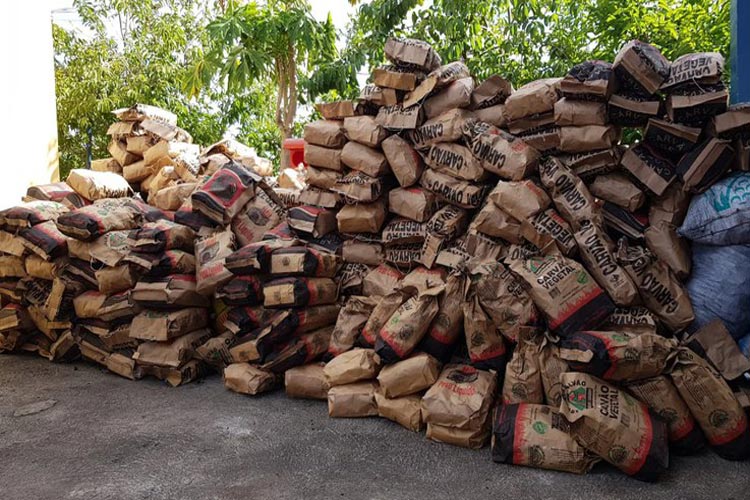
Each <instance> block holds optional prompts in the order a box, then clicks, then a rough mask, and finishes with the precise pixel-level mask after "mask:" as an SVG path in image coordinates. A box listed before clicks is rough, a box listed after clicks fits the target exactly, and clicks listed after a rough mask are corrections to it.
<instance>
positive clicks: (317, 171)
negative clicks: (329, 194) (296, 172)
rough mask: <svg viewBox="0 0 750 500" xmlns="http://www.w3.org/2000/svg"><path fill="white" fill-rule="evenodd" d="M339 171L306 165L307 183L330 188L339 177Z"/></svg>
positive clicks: (340, 175)
mask: <svg viewBox="0 0 750 500" xmlns="http://www.w3.org/2000/svg"><path fill="white" fill-rule="evenodd" d="M341 177H343V175H342V174H341V172H337V171H335V170H327V169H324V168H323V169H321V168H316V167H313V166H312V165H310V166H308V167H307V183H308V184H309V185H310V186H315V187H317V188H320V189H331V187H333V185H334V184H335V183H336V181H337V180H339V179H341Z"/></svg>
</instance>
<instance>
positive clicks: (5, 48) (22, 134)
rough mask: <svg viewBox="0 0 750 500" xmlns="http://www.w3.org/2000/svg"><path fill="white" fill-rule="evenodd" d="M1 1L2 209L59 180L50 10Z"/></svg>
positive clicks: (38, 0)
mask: <svg viewBox="0 0 750 500" xmlns="http://www.w3.org/2000/svg"><path fill="white" fill-rule="evenodd" d="M59 3H60V2H59V0H57V1H55V0H20V1H9V2H3V5H2V14H0V68H2V71H1V72H0V117H1V118H0V209H1V208H6V207H8V206H11V205H13V204H15V203H17V202H18V201H20V199H21V197H22V196H23V195H24V193H25V192H26V188H27V187H28V186H30V185H32V184H40V183H46V182H53V181H56V180H58V178H59V171H58V152H57V151H58V149H57V114H56V112H55V74H54V60H53V48H52V21H51V14H50V13H51V8H52V7H54V6H56V5H57V4H59Z"/></svg>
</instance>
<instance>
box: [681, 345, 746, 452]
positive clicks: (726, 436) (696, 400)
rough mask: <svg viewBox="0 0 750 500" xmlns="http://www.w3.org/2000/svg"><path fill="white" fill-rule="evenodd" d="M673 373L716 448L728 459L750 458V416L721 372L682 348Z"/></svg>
mask: <svg viewBox="0 0 750 500" xmlns="http://www.w3.org/2000/svg"><path fill="white" fill-rule="evenodd" d="M670 376H671V377H672V381H673V382H674V385H675V386H676V387H677V390H678V391H679V393H680V396H682V399H684V400H685V403H687V405H688V408H690V412H691V413H692V414H693V416H694V417H695V420H697V421H698V425H700V426H701V429H703V433H704V434H705V435H706V438H707V440H708V443H709V444H710V445H711V447H712V448H713V449H714V451H715V452H716V453H717V454H718V455H719V456H720V457H722V458H724V459H726V460H744V459H747V458H748V454H750V429H749V428H748V417H747V414H746V413H745V412H744V410H743V409H742V407H741V406H740V403H739V402H738V401H737V398H736V397H735V396H734V394H733V393H732V389H730V387H729V386H728V385H727V383H726V382H725V381H724V379H723V378H722V377H721V375H720V374H719V373H718V372H717V371H716V370H715V369H714V368H712V367H711V366H710V365H709V364H708V362H706V361H705V360H704V359H703V358H701V357H700V356H698V355H697V354H695V353H694V352H693V351H691V350H690V349H688V348H681V349H680V351H679V352H678V355H677V363H676V365H675V367H674V368H673V370H672V372H671V373H670Z"/></svg>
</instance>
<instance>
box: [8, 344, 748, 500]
mask: <svg viewBox="0 0 750 500" xmlns="http://www.w3.org/2000/svg"><path fill="white" fill-rule="evenodd" d="M49 400H55V401H56V403H55V404H54V405H53V406H51V407H49V408H47V409H44V408H45V407H46V406H49V404H50V403H49V402H48V401H49ZM45 402H46V403H45ZM34 403H40V404H39V406H38V407H36V408H35V407H28V406H27V405H30V404H34ZM40 409H41V411H38V410H40ZM34 411H38V412H37V413H33V412H34ZM27 412H31V414H28V415H23V416H21V415H20V414H21V413H27ZM14 413H18V414H19V416H14ZM75 498H81V499H118V500H120V499H131V498H137V499H157V498H170V499H172V498H173V499H189V498H196V499H219V498H221V499H223V498H243V499H265V498H269V499H275V500H276V499H287V498H305V499H314V498H326V499H329V498H342V499H359V498H362V499H365V498H367V499H392V498H409V499H412V498H431V499H438V498H461V499H469V498H472V499H473V498H478V499H479V498H481V499H489V498H493V499H503V498H513V499H522V498H533V499H548V498H549V499H553V498H554V499H561V498H566V499H567V498H570V499H587V500H594V499H597V500H598V499H615V498H617V499H620V498H633V499H639V500H646V499H648V500H651V499H698V498H711V499H735V500H740V499H748V498H750V463H732V462H727V461H724V460H721V459H720V458H718V457H717V456H716V455H714V454H712V453H710V452H705V453H703V454H701V455H699V456H694V457H687V458H681V457H675V458H674V459H673V461H672V467H671V468H670V471H669V472H668V473H667V474H666V475H665V476H664V477H663V478H662V480H661V481H660V482H658V483H656V484H645V483H641V482H638V481H635V480H632V479H629V478H627V477H625V476H624V475H622V474H620V473H618V472H617V471H616V470H613V469H611V468H609V467H608V466H602V465H599V466H597V467H596V468H595V469H594V471H593V472H592V473H590V474H588V475H586V476H582V477H579V476H574V475H570V474H563V473H555V472H546V471H540V470H534V469H528V468H523V467H512V466H506V465H499V464H495V463H493V462H492V461H491V460H490V456H489V450H488V449H487V448H485V449H484V450H481V451H471V450H465V449H462V448H456V447H453V446H448V445H443V444H439V443H433V442H430V441H427V440H426V439H425V438H424V436H423V435H420V434H415V433H411V432H409V431H407V430H405V429H403V428H401V427H399V426H397V425H396V424H393V423H391V422H388V421H385V420H380V419H377V418H371V419H348V420H347V419H329V418H328V417H327V412H326V404H325V403H324V402H319V401H301V400H292V399H288V398H286V396H285V395H284V394H283V392H277V393H274V394H270V395H266V396H263V397H258V398H250V397H244V396H241V395H238V394H233V393H230V392H228V391H226V390H225V389H224V388H223V386H222V384H221V380H220V378H219V377H218V376H213V377H211V378H209V379H207V380H206V381H204V382H202V383H197V384H190V385H187V386H185V387H182V388H177V389H172V388H170V387H167V386H165V385H162V383H160V382H158V381H155V380H143V381H139V382H131V381H128V380H125V379H122V378H119V377H117V376H115V375H112V374H109V373H107V372H104V371H103V370H100V369H98V368H97V367H94V366H91V365H85V364H80V363H79V364H75V365H56V364H50V363H48V362H46V361H44V360H41V359H37V358H33V357H26V356H22V357H18V356H3V355H0V499H3V500H17V499H34V500H36V499H75Z"/></svg>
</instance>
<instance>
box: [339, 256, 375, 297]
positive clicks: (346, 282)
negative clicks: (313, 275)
mask: <svg viewBox="0 0 750 500" xmlns="http://www.w3.org/2000/svg"><path fill="white" fill-rule="evenodd" d="M373 269H374V267H373V266H368V265H366V264H355V263H352V262H346V261H344V265H343V266H341V269H340V270H339V272H338V274H337V275H336V277H337V278H338V281H339V286H340V287H341V290H340V292H339V293H340V294H341V295H346V296H350V295H359V294H361V293H362V282H363V281H364V279H365V276H367V275H368V274H369V273H370V271H372V270H373Z"/></svg>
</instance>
